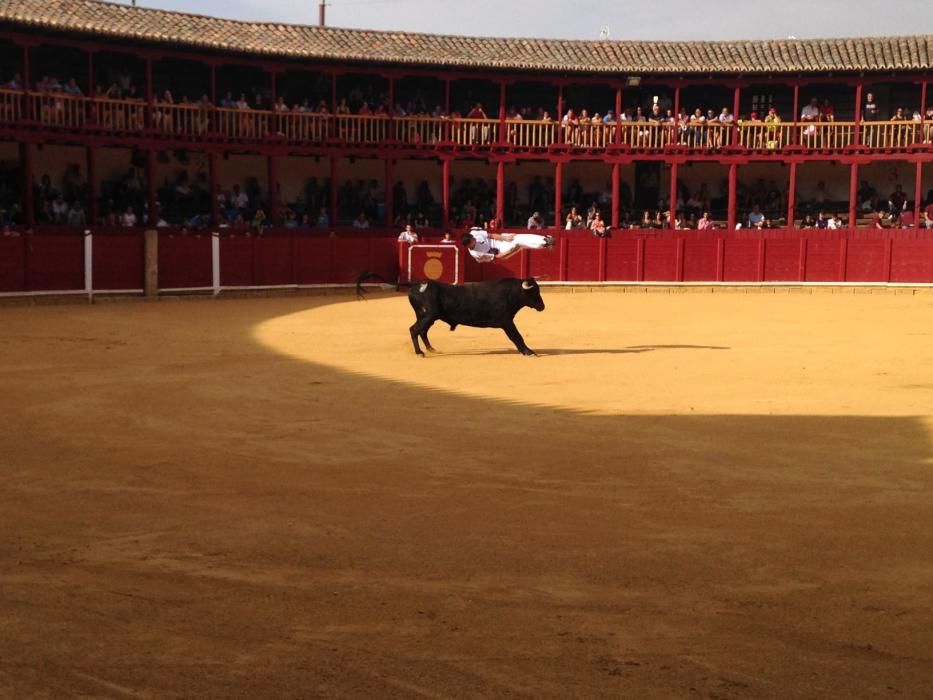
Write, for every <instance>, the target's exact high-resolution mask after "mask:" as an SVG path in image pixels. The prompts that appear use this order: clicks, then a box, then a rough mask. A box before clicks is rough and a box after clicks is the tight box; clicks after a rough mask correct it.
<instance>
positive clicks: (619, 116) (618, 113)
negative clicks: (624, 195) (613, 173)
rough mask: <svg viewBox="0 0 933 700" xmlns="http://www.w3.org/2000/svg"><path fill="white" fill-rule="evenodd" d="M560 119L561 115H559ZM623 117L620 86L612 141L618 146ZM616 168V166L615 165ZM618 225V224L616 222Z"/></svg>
mask: <svg viewBox="0 0 933 700" xmlns="http://www.w3.org/2000/svg"><path fill="white" fill-rule="evenodd" d="M557 117H558V119H560V117H561V115H560V114H558V115H557ZM621 119H622V87H621V86H619V87H617V88H616V128H615V133H614V134H613V135H612V141H613V143H615V145H616V146H618V145H619V144H621V143H622V127H621V123H620V120H621ZM613 168H615V166H613ZM615 199H616V197H615V195H613V211H616V210H615ZM616 225H617V224H616Z"/></svg>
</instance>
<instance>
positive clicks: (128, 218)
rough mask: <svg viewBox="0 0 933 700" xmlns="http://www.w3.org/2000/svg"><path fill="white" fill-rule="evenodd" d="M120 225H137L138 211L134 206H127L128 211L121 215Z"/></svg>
mask: <svg viewBox="0 0 933 700" xmlns="http://www.w3.org/2000/svg"><path fill="white" fill-rule="evenodd" d="M120 225H121V226H126V227H128V228H129V227H132V226H135V225H136V213H135V212H134V211H133V207H127V208H126V211H125V212H123V216H121V217H120Z"/></svg>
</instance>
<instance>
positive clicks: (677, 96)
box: [674, 85, 680, 119]
mask: <svg viewBox="0 0 933 700" xmlns="http://www.w3.org/2000/svg"><path fill="white" fill-rule="evenodd" d="M678 114H680V85H678V86H677V87H675V88H674V119H677V115H678Z"/></svg>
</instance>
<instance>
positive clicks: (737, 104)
mask: <svg viewBox="0 0 933 700" xmlns="http://www.w3.org/2000/svg"><path fill="white" fill-rule="evenodd" d="M741 107H742V88H741V87H739V86H738V85H736V86H735V90H734V92H733V94H732V135H731V138H730V141H731V142H732V145H733V146H738V145H739V110H740V109H741Z"/></svg>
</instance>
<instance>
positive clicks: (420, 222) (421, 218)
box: [414, 211, 430, 228]
mask: <svg viewBox="0 0 933 700" xmlns="http://www.w3.org/2000/svg"><path fill="white" fill-rule="evenodd" d="M414 225H415V226H416V227H418V228H425V227H427V226H430V223H429V222H428V217H426V216H425V215H424V212H421V211H419V212H418V214H417V215H416V216H415V222H414Z"/></svg>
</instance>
